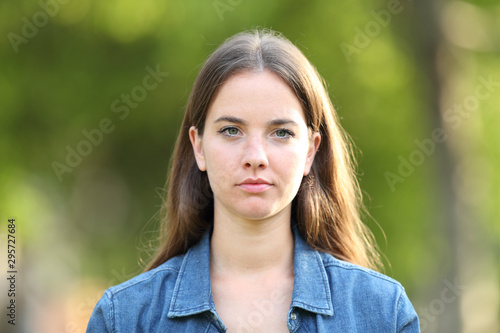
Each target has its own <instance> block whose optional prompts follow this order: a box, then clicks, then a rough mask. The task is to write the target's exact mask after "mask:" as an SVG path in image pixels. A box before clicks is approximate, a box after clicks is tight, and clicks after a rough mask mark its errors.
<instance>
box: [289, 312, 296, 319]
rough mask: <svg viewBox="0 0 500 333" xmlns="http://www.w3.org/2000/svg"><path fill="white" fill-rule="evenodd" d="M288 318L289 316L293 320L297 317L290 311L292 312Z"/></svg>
mask: <svg viewBox="0 0 500 333" xmlns="http://www.w3.org/2000/svg"><path fill="white" fill-rule="evenodd" d="M290 318H291V319H292V320H295V319H297V315H296V314H295V313H293V312H292V313H291V314H290Z"/></svg>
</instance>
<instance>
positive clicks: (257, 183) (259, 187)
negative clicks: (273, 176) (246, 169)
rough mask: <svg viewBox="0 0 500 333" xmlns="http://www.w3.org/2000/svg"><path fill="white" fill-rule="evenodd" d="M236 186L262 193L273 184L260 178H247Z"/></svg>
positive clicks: (250, 191)
mask: <svg viewBox="0 0 500 333" xmlns="http://www.w3.org/2000/svg"><path fill="white" fill-rule="evenodd" d="M236 186H237V187H239V188H240V189H242V190H243V191H245V192H248V193H262V192H265V191H267V190H268V189H270V188H271V187H273V184H271V183H269V182H268V181H266V180H264V179H260V178H258V179H252V178H248V179H245V180H244V181H243V182H241V183H240V184H237V185H236Z"/></svg>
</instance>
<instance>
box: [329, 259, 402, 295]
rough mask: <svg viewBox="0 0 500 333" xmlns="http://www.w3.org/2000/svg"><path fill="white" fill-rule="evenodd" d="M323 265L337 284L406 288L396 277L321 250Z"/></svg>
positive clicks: (364, 287)
mask: <svg viewBox="0 0 500 333" xmlns="http://www.w3.org/2000/svg"><path fill="white" fill-rule="evenodd" d="M319 255H320V258H321V260H322V262H323V266H324V267H325V270H326V272H327V275H328V276H329V277H331V278H333V279H334V280H335V283H336V284H342V285H343V286H344V287H345V286H352V287H354V286H355V287H357V288H362V289H366V288H370V287H375V286H376V287H377V290H381V289H380V288H382V290H393V291H395V292H397V291H400V292H403V291H404V288H403V286H402V285H401V283H399V282H398V281H396V280H395V279H393V278H391V277H389V276H387V275H384V274H382V273H379V272H376V271H374V270H371V269H368V268H365V267H361V266H359V265H355V264H352V263H349V262H346V261H343V260H340V259H337V258H335V257H334V256H332V255H331V254H328V253H323V252H319Z"/></svg>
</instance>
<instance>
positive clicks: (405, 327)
mask: <svg viewBox="0 0 500 333" xmlns="http://www.w3.org/2000/svg"><path fill="white" fill-rule="evenodd" d="M397 310H398V313H397V321H396V325H397V329H396V332H398V333H420V325H419V321H418V316H417V312H416V311H415V309H414V308H413V305H412V304H411V302H410V300H409V299H408V296H407V295H406V293H405V292H403V293H402V294H401V295H400V296H399V301H398V309H397Z"/></svg>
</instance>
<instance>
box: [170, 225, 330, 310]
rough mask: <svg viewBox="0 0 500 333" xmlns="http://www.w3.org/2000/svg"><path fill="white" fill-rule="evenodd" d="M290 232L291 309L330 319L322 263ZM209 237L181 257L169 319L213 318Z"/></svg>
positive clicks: (311, 250) (328, 295)
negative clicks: (292, 241)
mask: <svg viewBox="0 0 500 333" xmlns="http://www.w3.org/2000/svg"><path fill="white" fill-rule="evenodd" d="M292 230H293V233H294V239H295V248H294V285H293V294H292V304H291V307H297V308H301V309H304V310H307V311H310V312H314V313H317V314H321V315H329V316H332V315H333V305H332V297H331V295H332V294H331V290H330V284H329V282H328V277H327V274H326V270H325V267H324V265H323V260H322V259H321V256H320V255H319V253H318V251H316V250H313V249H312V248H311V247H310V246H309V245H308V244H307V243H306V242H305V241H304V240H303V239H302V237H301V236H300V233H299V231H298V230H297V228H296V227H293V228H292ZM210 235H211V228H210V229H209V230H207V232H205V234H204V235H203V237H202V238H201V240H200V242H199V243H198V244H197V245H195V246H194V247H192V248H191V249H189V250H188V252H187V253H186V254H185V255H184V259H183V261H182V264H181V267H180V270H179V275H178V277H177V280H176V283H175V287H174V292H173V294H172V299H171V302H170V308H169V311H168V317H170V318H174V317H183V316H190V315H194V314H198V313H202V312H206V311H209V312H212V313H213V314H216V311H215V305H214V302H213V299H212V289H211V285H210Z"/></svg>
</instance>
